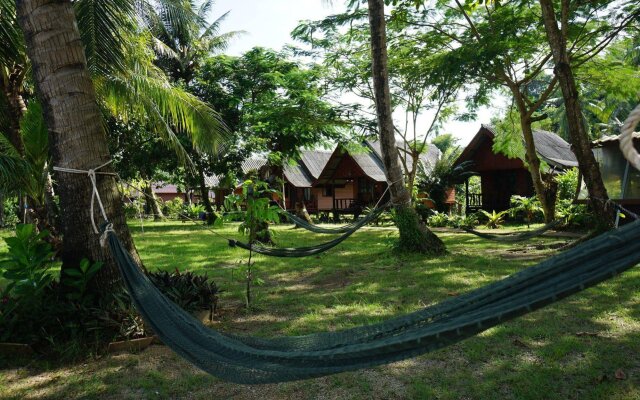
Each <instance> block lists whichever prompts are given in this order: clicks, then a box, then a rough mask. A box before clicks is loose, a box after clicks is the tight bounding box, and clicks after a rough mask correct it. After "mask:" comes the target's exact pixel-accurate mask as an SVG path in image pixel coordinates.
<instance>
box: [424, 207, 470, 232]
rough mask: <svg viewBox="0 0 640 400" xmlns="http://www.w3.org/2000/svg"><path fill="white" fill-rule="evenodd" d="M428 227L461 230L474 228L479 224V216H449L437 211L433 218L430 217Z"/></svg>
mask: <svg viewBox="0 0 640 400" xmlns="http://www.w3.org/2000/svg"><path fill="white" fill-rule="evenodd" d="M427 223H428V225H429V226H432V227H438V228H442V227H450V228H461V227H469V228H472V227H474V226H476V225H478V224H479V221H478V216H477V215H476V214H469V215H465V216H462V215H449V214H446V213H440V212H437V211H435V212H434V213H433V215H432V216H431V217H429V220H428V222H427Z"/></svg>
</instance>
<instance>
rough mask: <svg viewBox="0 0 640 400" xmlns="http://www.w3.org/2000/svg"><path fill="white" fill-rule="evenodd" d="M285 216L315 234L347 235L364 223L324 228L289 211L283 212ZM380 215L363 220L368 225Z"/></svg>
mask: <svg viewBox="0 0 640 400" xmlns="http://www.w3.org/2000/svg"><path fill="white" fill-rule="evenodd" d="M282 213H283V214H284V215H286V217H287V218H289V220H291V222H293V223H294V224H296V225H298V226H299V227H301V228H304V229H306V230H308V231H310V232H314V233H328V234H340V233H347V232H349V231H351V230H353V229H354V227H356V228H355V229H356V230H357V229H359V227H357V226H358V223H359V222H360V221H362V219H360V220H357V221H354V222H351V223H350V224H347V225H343V226H339V227H336V228H325V227H322V226H318V225H314V224H311V223H309V222H308V221H306V220H305V219H303V218H300V217H298V216H297V215H295V214H292V213H290V212H289V211H283V212H282ZM379 215H380V214H375V215H374V213H373V212H371V213H369V214H368V215H366V216H365V217H364V218H363V219H366V220H367V223H369V222H371V221H373V220H374V219H375V218H377V217H378V216H379Z"/></svg>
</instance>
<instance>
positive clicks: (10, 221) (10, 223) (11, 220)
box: [0, 197, 20, 228]
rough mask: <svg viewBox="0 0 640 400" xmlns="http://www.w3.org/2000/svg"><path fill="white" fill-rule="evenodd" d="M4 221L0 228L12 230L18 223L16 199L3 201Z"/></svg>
mask: <svg viewBox="0 0 640 400" xmlns="http://www.w3.org/2000/svg"><path fill="white" fill-rule="evenodd" d="M3 206H4V219H3V221H1V222H2V224H1V225H0V228H13V227H14V226H16V225H17V224H19V223H20V219H19V218H18V211H19V208H20V206H19V204H18V198H17V197H5V198H4V200H3Z"/></svg>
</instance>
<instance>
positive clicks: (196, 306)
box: [148, 269, 220, 314]
mask: <svg viewBox="0 0 640 400" xmlns="http://www.w3.org/2000/svg"><path fill="white" fill-rule="evenodd" d="M148 276H149V279H151V282H153V284H154V285H155V286H156V287H157V288H158V289H160V290H161V291H162V292H163V293H164V294H165V295H166V296H167V297H168V298H169V299H170V300H171V301H173V302H174V303H176V304H177V305H179V306H180V307H181V308H182V309H184V310H186V311H189V312H194V311H198V310H210V311H211V314H213V313H214V312H215V309H216V307H217V304H218V293H219V292H220V290H219V289H218V286H217V285H216V284H215V282H213V281H210V280H209V278H208V277H207V276H206V275H196V274H194V273H193V272H188V271H187V272H182V273H181V272H180V271H178V270H177V269H176V270H175V271H174V272H167V271H160V272H151V273H149V274H148Z"/></svg>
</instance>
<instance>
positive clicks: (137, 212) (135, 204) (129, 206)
mask: <svg viewBox="0 0 640 400" xmlns="http://www.w3.org/2000/svg"><path fill="white" fill-rule="evenodd" d="M143 211H144V202H143V200H142V199H141V198H136V199H133V200H131V201H128V202H125V203H124V215H125V216H126V217H127V218H128V219H131V218H140V216H141V215H142V214H143Z"/></svg>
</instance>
